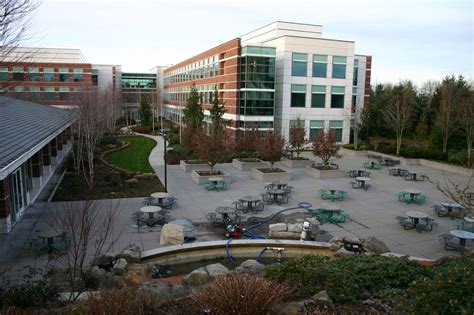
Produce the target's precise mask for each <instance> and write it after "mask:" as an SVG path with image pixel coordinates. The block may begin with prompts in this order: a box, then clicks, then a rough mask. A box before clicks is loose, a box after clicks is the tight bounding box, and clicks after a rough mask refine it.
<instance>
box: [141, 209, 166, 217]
mask: <svg viewBox="0 0 474 315" xmlns="http://www.w3.org/2000/svg"><path fill="white" fill-rule="evenodd" d="M140 211H141V212H143V213H148V217H149V218H150V219H153V215H154V214H155V213H157V212H160V211H161V207H158V206H145V207H141V208H140Z"/></svg>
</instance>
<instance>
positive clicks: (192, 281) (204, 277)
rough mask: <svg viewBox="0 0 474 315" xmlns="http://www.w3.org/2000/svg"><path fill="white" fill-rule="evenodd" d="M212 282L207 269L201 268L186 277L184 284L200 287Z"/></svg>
mask: <svg viewBox="0 0 474 315" xmlns="http://www.w3.org/2000/svg"><path fill="white" fill-rule="evenodd" d="M209 281H211V278H210V277H209V274H208V273H207V270H206V268H204V267H201V268H199V269H195V270H193V271H192V272H191V273H189V274H188V275H187V276H186V277H184V280H183V282H184V283H185V284H188V285H192V286H199V285H203V284H206V283H208V282H209Z"/></svg>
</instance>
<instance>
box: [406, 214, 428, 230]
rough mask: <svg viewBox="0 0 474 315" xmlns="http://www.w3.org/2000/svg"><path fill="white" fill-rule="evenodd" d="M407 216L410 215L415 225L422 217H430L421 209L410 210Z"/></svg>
mask: <svg viewBox="0 0 474 315" xmlns="http://www.w3.org/2000/svg"><path fill="white" fill-rule="evenodd" d="M407 217H409V218H410V219H411V220H412V221H413V223H414V227H415V226H416V225H417V224H419V223H420V219H426V218H428V215H427V214H426V213H423V212H419V211H408V212H407Z"/></svg>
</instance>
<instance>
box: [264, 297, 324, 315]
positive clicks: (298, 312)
mask: <svg viewBox="0 0 474 315" xmlns="http://www.w3.org/2000/svg"><path fill="white" fill-rule="evenodd" d="M314 304H315V303H314V301H313V300H302V301H298V302H290V303H285V304H282V305H281V306H280V307H277V308H275V310H274V311H275V312H274V313H272V314H276V315H305V314H313V313H309V312H308V310H309V309H314Z"/></svg>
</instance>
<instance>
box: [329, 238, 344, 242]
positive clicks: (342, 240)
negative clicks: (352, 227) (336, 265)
mask: <svg viewBox="0 0 474 315" xmlns="http://www.w3.org/2000/svg"><path fill="white" fill-rule="evenodd" d="M342 242H344V236H334V237H333V238H331V239H330V240H329V243H331V244H337V243H342Z"/></svg>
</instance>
